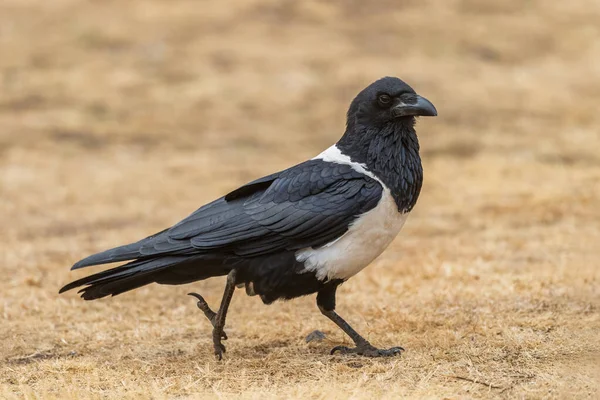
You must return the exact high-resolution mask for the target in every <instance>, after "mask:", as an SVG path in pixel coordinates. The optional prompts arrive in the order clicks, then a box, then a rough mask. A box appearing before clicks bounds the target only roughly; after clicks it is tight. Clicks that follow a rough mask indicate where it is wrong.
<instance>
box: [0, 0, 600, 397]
mask: <svg viewBox="0 0 600 400" xmlns="http://www.w3.org/2000/svg"><path fill="white" fill-rule="evenodd" d="M232 3H233V4H232ZM599 27H600V7H599V6H598V3H597V2H596V1H595V0H580V1H572V2H564V1H558V0H530V1H523V0H505V1H494V2H492V1H483V0H481V1H477V0H462V1H459V0H450V1H443V2H442V1H402V2H392V1H382V2H378V4H377V5H374V4H369V5H368V3H367V2H360V1H353V2H340V1H332V2H314V1H302V2H294V1H284V2H282V1H250V2H248V1H244V2H242V1H235V2H234V1H229V2H216V1H214V2H206V3H204V2H203V3H201V4H200V3H199V2H194V1H158V0H155V1H144V2H141V1H140V2H136V1H128V2H122V1H116V0H113V1H89V2H84V1H76V0H52V1H41V0H37V1H36V0H6V1H3V2H2V3H1V4H0V193H1V198H2V201H1V202H0V220H1V221H2V229H1V230H0V262H1V264H0V268H1V271H2V277H3V279H2V282H1V283H0V285H1V286H0V293H1V302H0V340H1V344H0V346H1V347H0V367H1V374H0V397H2V398H61V399H62V398H88V397H89V398H106V397H111V398H140V397H143V398H149V397H152V398H164V397H184V398H214V397H222V398H228V397H236V398H261V399H263V398H264V399H270V398H314V399H324V398H340V399H342V398H356V399H359V398H397V397H399V396H403V397H411V398H598V396H600V393H599V385H600V383H599V382H600V373H599V371H598V365H600V333H599V332H600V315H599V314H600V311H599V310H600V308H599V307H600V289H599V287H600V274H599V272H598V262H599V261H600V248H599V243H600V153H599V152H598V150H599V149H600V131H599V129H598V126H600V114H599V113H598V105H599V104H600V68H599V66H600V28H599ZM387 74H391V75H398V76H401V77H403V78H404V79H405V80H407V81H408V82H409V83H411V84H412V85H413V86H414V87H415V88H416V89H417V90H418V91H419V92H420V93H422V94H424V95H425V96H427V97H428V98H430V99H431V100H432V101H433V102H434V103H435V104H436V106H437V107H438V110H439V113H440V116H439V117H438V118H436V119H424V120H422V121H420V123H419V129H418V131H419V133H420V138H421V144H422V149H423V157H424V164H425V179H426V180H425V186H424V191H423V193H422V196H421V199H420V201H419V204H418V205H417V207H416V209H415V211H414V213H413V215H412V216H411V218H410V219H409V221H408V223H407V226H406V227H405V229H404V231H403V232H402V234H401V235H400V237H399V238H398V239H397V240H396V241H395V242H394V244H393V245H392V247H391V248H390V249H389V250H388V251H387V252H386V253H384V255H383V256H382V257H381V258H379V259H378V260H377V261H376V262H374V263H373V265H371V266H370V267H369V268H368V269H366V270H365V271H364V272H363V273H361V274H359V275H358V276H357V277H356V278H354V279H352V280H351V281H350V282H348V283H347V284H345V285H344V286H343V288H342V289H341V291H340V297H339V307H338V309H339V311H340V313H341V314H342V315H344V316H346V317H347V318H348V320H349V321H351V322H353V323H354V324H355V326H356V328H357V329H358V330H359V331H361V332H363V333H364V334H365V335H366V336H367V337H368V338H369V339H370V340H372V342H373V343H374V344H376V345H381V346H391V345H402V346H404V347H405V348H406V349H407V350H408V351H407V352H406V353H405V354H404V355H403V356H402V357H401V358H395V359H386V360H369V359H360V358H351V357H341V356H329V355H328V350H329V349H330V348H331V347H332V346H333V345H335V344H339V343H344V342H347V339H346V338H345V337H344V336H343V335H342V334H341V332H340V331H339V330H338V329H337V328H335V327H334V326H333V325H332V324H331V323H330V322H328V321H327V320H326V319H324V318H323V317H322V316H320V314H319V313H318V311H317V310H316V307H315V305H314V298H303V299H299V300H296V301H293V302H289V303H279V304H276V305H273V306H270V307H265V306H263V305H262V304H261V303H260V301H259V300H258V299H257V298H248V297H246V296H244V295H241V292H240V293H238V294H237V295H236V296H235V297H234V299H233V303H232V308H231V312H230V316H229V320H228V332H229V334H230V340H229V341H228V342H227V345H228V352H227V354H226V359H225V361H224V362H221V363H217V362H215V361H214V360H213V357H212V355H211V348H210V341H209V332H210V330H209V325H208V324H207V322H206V321H205V320H204V317H203V316H201V314H200V312H199V311H198V310H197V309H196V308H195V305H194V301H193V300H192V299H191V298H188V297H186V296H185V293H187V292H188V291H190V289H194V290H196V291H199V292H200V293H202V294H203V295H205V296H206V298H207V299H208V300H209V302H210V303H211V304H216V302H217V301H218V299H219V298H220V293H221V290H222V286H223V280H222V279H216V280H211V281H206V282H200V283H197V284H193V285H188V286H187V287H166V286H157V285H154V286H150V287H146V288H143V289H141V290H138V291H135V292H133V293H129V294H126V295H122V296H119V297H116V298H114V299H106V300H101V301H96V302H83V301H81V300H80V299H79V298H78V297H76V296H75V294H71V293H70V294H68V295H64V296H58V295H57V290H58V288H59V287H60V286H61V285H62V284H64V283H66V282H68V281H70V280H72V279H74V278H76V277H80V276H82V275H83V274H84V272H77V273H70V272H69V271H68V267H69V266H70V265H71V264H72V263H73V262H74V261H76V260H78V259H79V258H81V257H83V256H85V255H87V254H89V253H91V252H95V251H98V250H101V249H105V248H107V247H110V246H114V245H117V244H121V243H124V242H129V241H132V240H136V239H138V238H140V237H142V236H145V235H147V234H150V233H153V232H154V231H157V230H159V229H161V228H163V227H165V226H167V225H170V224H172V223H174V222H176V221H177V220H179V219H180V218H181V217H183V216H185V215H186V214H187V213H189V212H191V211H192V210H193V209H195V208H197V207H198V206H200V205H201V204H203V203H205V202H206V201H209V200H211V199H213V198H215V197H217V196H219V195H221V194H222V193H223V192H224V191H226V190H228V189H231V188H234V187H235V186H236V185H238V184H241V183H244V182H245V181H247V180H249V179H251V178H254V177H257V176H260V175H262V174H265V173H268V172H270V171H273V170H276V169H280V168H284V167H286V166H288V165H290V164H292V163H295V162H298V161H301V160H303V159H305V158H307V157H310V156H313V155H314V154H316V153H318V152H319V151H320V150H322V149H323V148H325V147H326V146H328V145H329V144H331V143H332V142H334V141H335V140H337V138H338V136H339V135H340V134H341V132H342V125H343V121H344V112H345V108H346V107H347V104H348V103H349V101H350V99H351V98H352V96H353V95H354V94H355V93H356V92H357V91H358V90H359V89H360V88H361V87H363V86H364V85H366V84H367V83H369V82H370V81H372V80H374V79H376V78H378V77H380V76H382V75H387ZM97 270H98V269H94V271H97ZM87 272H91V271H86V273H87ZM314 329H321V330H323V331H325V332H326V333H327V334H328V339H327V340H326V341H324V342H321V343H316V344H310V345H306V344H305V343H304V342H303V337H304V336H305V335H306V334H307V333H309V332H311V331H312V330H314Z"/></svg>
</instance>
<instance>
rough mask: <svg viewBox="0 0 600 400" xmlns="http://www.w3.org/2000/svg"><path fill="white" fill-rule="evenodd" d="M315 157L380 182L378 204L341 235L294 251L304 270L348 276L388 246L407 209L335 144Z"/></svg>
mask: <svg viewBox="0 0 600 400" xmlns="http://www.w3.org/2000/svg"><path fill="white" fill-rule="evenodd" d="M315 158H316V159H322V160H323V161H329V162H336V163H341V164H348V165H351V166H352V167H353V168H354V169H355V170H356V171H358V172H361V173H363V174H365V175H368V176H370V177H371V178H373V179H376V180H377V181H379V183H381V185H382V186H383V193H382V196H381V200H379V203H378V204H377V206H376V207H375V208H373V209H372V210H370V211H368V212H366V213H364V214H363V215H361V216H359V217H358V218H357V219H356V220H355V221H354V222H353V223H352V224H351V225H350V227H349V228H348V231H347V232H346V233H345V234H344V235H343V236H342V237H340V238H338V239H337V240H335V241H333V242H331V243H328V244H327V245H325V246H323V247H320V248H318V249H313V248H305V249H302V250H299V251H298V252H296V259H297V260H298V261H301V262H304V268H305V270H306V271H312V272H315V273H316V276H317V278H318V279H320V280H324V279H348V278H350V277H351V276H353V275H355V274H357V273H358V272H360V271H361V270H362V269H363V268H365V267H366V266H367V265H369V264H370V263H371V261H373V260H374V259H375V258H377V257H378V256H379V255H380V254H381V253H382V252H383V251H384V250H385V249H386V248H387V247H388V246H389V244H390V243H391V242H392V240H394V238H395V237H396V236H397V235H398V233H399V232H400V230H401V229H402V226H403V225H404V222H405V221H406V218H407V217H408V213H404V214H403V213H400V212H399V211H398V207H397V205H396V202H395V201H394V198H393V197H392V195H391V193H390V191H389V189H388V188H387V187H386V186H385V185H384V184H383V183H382V182H381V181H380V180H379V179H378V178H377V177H375V176H374V175H373V174H372V173H371V172H370V171H368V170H367V169H366V168H365V166H364V165H362V164H359V163H355V162H352V161H351V160H350V158H349V157H347V156H345V155H343V154H342V153H341V152H340V151H339V149H338V148H337V147H336V146H332V147H330V148H329V149H327V150H325V151H324V152H323V153H321V154H319V155H318V156H317V157H315Z"/></svg>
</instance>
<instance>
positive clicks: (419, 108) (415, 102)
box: [392, 94, 437, 117]
mask: <svg viewBox="0 0 600 400" xmlns="http://www.w3.org/2000/svg"><path fill="white" fill-rule="evenodd" d="M392 112H393V113H394V116H395V117H407V116H422V117H435V116H437V110H436V109H435V106H434V105H433V104H431V102H430V101H429V100H427V99H426V98H425V97H421V96H419V95H418V94H417V95H413V96H411V99H410V100H408V101H407V102H406V103H403V102H400V103H399V104H398V105H396V106H394V107H393V108H392Z"/></svg>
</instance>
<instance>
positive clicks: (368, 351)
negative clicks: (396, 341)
mask: <svg viewBox="0 0 600 400" xmlns="http://www.w3.org/2000/svg"><path fill="white" fill-rule="evenodd" d="M338 351H339V352H340V353H341V354H358V355H360V356H365V357H393V356H396V355H398V354H401V353H402V352H403V351H404V348H402V347H400V346H397V347H392V348H389V349H378V348H376V347H373V346H372V345H371V344H369V343H366V344H360V345H358V346H356V347H347V346H335V347H334V348H333V349H331V352H330V354H332V355H333V354H335V353H336V352H338Z"/></svg>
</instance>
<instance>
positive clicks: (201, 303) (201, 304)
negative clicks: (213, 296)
mask: <svg viewBox="0 0 600 400" xmlns="http://www.w3.org/2000/svg"><path fill="white" fill-rule="evenodd" d="M188 295H189V296H192V297H195V298H196V299H198V303H196V305H197V306H198V308H199V309H200V310H202V312H203V313H204V315H206V318H208V320H209V321H210V323H211V324H212V326H213V328H214V327H215V324H216V322H217V319H216V317H217V313H216V312H214V311H213V310H211V308H210V307H209V305H208V303H207V302H206V300H204V297H202V296H200V295H199V294H198V293H188ZM221 340H227V334H226V333H225V331H221Z"/></svg>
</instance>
